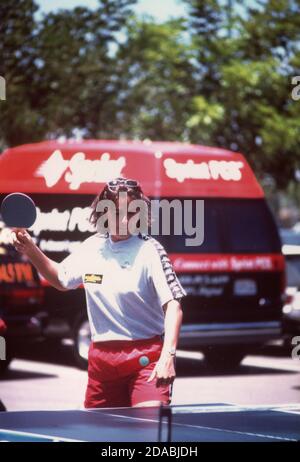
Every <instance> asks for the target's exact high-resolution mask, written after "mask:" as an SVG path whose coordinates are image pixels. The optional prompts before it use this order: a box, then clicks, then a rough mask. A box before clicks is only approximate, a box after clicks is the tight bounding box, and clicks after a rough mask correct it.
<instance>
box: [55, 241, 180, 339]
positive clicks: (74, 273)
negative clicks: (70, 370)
mask: <svg viewBox="0 0 300 462" xmlns="http://www.w3.org/2000/svg"><path fill="white" fill-rule="evenodd" d="M58 278H59V280H60V282H61V284H62V285H63V286H64V287H65V288H68V289H76V288H77V287H78V286H79V285H80V284H82V283H83V285H84V288H85V294H86V302H87V312H88V318H89V322H90V327H91V333H92V340H93V341H94V342H97V341H107V340H136V339H144V338H149V337H153V336H155V335H162V334H163V333H164V313H163V309H162V306H163V305H164V304H165V303H166V302H168V301H170V300H172V299H177V300H180V299H181V298H182V297H183V296H185V295H186V292H185V290H184V289H183V287H182V286H181V284H180V282H179V280H178V278H177V276H176V274H175V272H174V269H173V266H172V263H171V262H170V259H169V257H168V255H167V253H166V251H165V249H164V248H163V246H162V245H161V244H160V243H159V242H158V241H157V240H156V239H154V238H153V237H151V236H141V235H138V236H134V235H132V236H130V237H129V238H128V239H125V240H121V241H116V242H114V241H113V240H112V239H111V237H110V236H104V235H102V234H99V233H97V234H94V235H93V236H91V237H89V238H88V239H86V240H85V241H83V242H82V243H81V244H80V246H79V248H78V249H76V251H74V252H73V253H72V254H70V255H69V256H68V257H67V258H65V259H64V260H63V261H62V262H61V263H60V264H59V270H58Z"/></svg>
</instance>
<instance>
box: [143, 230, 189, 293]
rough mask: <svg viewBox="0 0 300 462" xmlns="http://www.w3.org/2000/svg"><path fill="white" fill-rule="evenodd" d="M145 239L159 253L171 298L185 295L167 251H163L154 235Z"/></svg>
mask: <svg viewBox="0 0 300 462" xmlns="http://www.w3.org/2000/svg"><path fill="white" fill-rule="evenodd" d="M147 240H149V241H150V242H151V243H152V244H153V245H154V247H155V249H156V251H157V252H158V254H159V257H160V261H161V264H162V268H163V271H164V274H165V276H166V281H167V283H168V285H169V288H170V290H171V293H172V296H173V298H175V299H176V300H179V299H181V298H182V297H184V296H185V295H186V292H185V290H184V289H183V287H182V285H181V283H180V282H179V280H178V278H177V276H176V273H175V271H174V268H173V265H172V262H171V260H170V258H169V256H168V254H167V252H166V251H165V249H164V247H163V246H162V245H161V243H160V242H158V241H157V240H156V239H154V237H152V236H149V235H148V236H147Z"/></svg>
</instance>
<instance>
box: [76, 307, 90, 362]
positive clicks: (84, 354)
mask: <svg viewBox="0 0 300 462" xmlns="http://www.w3.org/2000/svg"><path fill="white" fill-rule="evenodd" d="M73 332H74V334H73V339H74V347H73V356H74V360H75V363H76V365H77V367H79V369H83V370H87V367H88V348H89V343H90V327H89V322H88V319H87V317H86V316H84V315H80V316H79V317H78V318H77V320H76V322H75V324H74V330H73Z"/></svg>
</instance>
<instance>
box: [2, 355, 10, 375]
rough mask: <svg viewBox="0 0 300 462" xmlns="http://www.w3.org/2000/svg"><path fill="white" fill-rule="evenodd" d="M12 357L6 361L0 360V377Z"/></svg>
mask: <svg viewBox="0 0 300 462" xmlns="http://www.w3.org/2000/svg"><path fill="white" fill-rule="evenodd" d="M12 359H13V358H12V357H11V356H10V357H7V358H6V359H2V360H0V375H2V374H4V373H5V372H6V371H7V369H8V368H9V365H10V363H11V361H12Z"/></svg>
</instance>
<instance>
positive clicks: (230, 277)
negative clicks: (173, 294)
mask: <svg viewBox="0 0 300 462" xmlns="http://www.w3.org/2000/svg"><path fill="white" fill-rule="evenodd" d="M118 176H126V177H129V178H136V179H137V180H139V181H140V183H141V185H142V187H143V190H144V192H145V194H146V195H148V196H149V197H150V199H164V198H166V199H169V200H173V199H176V200H178V201H179V202H180V203H181V204H182V206H183V207H184V201H185V200H189V201H190V203H191V204H192V210H193V216H194V218H195V217H196V205H197V201H199V200H204V222H203V223H204V242H203V243H202V244H201V245H197V246H187V245H186V239H187V238H190V237H191V236H190V235H189V234H188V233H187V232H186V231H185V234H183V235H176V234H174V218H172V216H171V235H170V236H165V235H163V234H162V233H161V235H158V236H154V237H157V239H158V240H160V241H161V242H162V244H163V245H164V246H165V248H166V250H167V252H168V253H169V256H170V258H171V260H172V262H173V266H174V269H175V271H176V272H177V274H178V276H179V278H180V280H181V282H182V284H183V286H184V288H185V289H186V291H187V294H188V295H187V296H186V297H184V299H183V300H182V305H183V311H184V317H183V325H182V329H181V334H180V340H179V347H181V348H197V349H199V350H200V351H202V352H203V353H204V355H205V361H206V363H207V364H208V365H209V366H211V367H214V368H215V367H221V368H228V369H229V368H231V367H235V366H237V365H238V364H239V363H240V362H241V361H242V359H243V358H244V357H245V355H247V354H248V353H249V352H250V351H252V349H253V347H254V346H255V347H256V346H260V345H263V344H264V343H265V342H268V341H269V340H272V339H277V338H280V336H281V333H282V306H283V295H284V290H285V286H284V283H285V276H284V257H283V255H282V252H281V242H280V238H279V235H278V230H277V227H276V224H275V221H274V218H273V216H272V213H271V211H270V209H269V207H268V205H267V203H266V200H265V197H264V192H263V190H262V188H261V187H260V185H259V184H258V182H257V180H256V178H255V176H254V174H253V172H252V170H251V168H250V166H249V164H248V163H247V161H246V160H245V158H244V156H243V155H242V154H239V153H236V152H231V151H228V150H224V149H219V148H216V147H207V146H198V145H189V144H186V143H167V142H148V141H147V142H138V141H136V142H129V141H106V140H85V141H82V142H77V141H66V142H63V143H60V142H57V141H49V142H48V141H47V142H42V143H36V144H28V145H23V146H19V147H14V148H11V149H8V150H6V151H5V152H4V153H3V154H2V155H1V157H0V182H1V190H0V195H1V194H2V196H4V195H5V194H7V193H10V192H13V191H20V192H24V193H27V194H29V195H30V196H31V197H32V198H33V200H34V201H35V203H36V204H37V207H38V219H37V221H36V223H35V224H34V226H33V227H32V229H31V231H32V235H33V237H34V238H36V239H37V241H38V244H39V246H40V248H41V249H42V250H43V251H44V252H45V253H46V254H47V255H48V256H49V257H50V258H52V259H54V260H55V261H61V260H62V259H63V258H65V257H66V256H67V255H68V254H69V253H70V252H71V251H72V250H73V249H75V248H76V246H77V245H79V244H80V242H82V241H83V240H84V239H86V238H87V237H89V236H90V235H91V234H92V233H95V231H96V230H95V229H94V228H93V227H91V226H90V225H89V223H88V220H87V218H88V216H89V213H90V211H91V210H90V204H91V202H92V200H93V199H94V197H95V195H96V194H98V192H99V191H100V190H101V189H102V188H103V186H104V184H105V183H106V182H107V181H108V180H110V179H112V178H115V177H118ZM171 215H172V214H171ZM183 229H185V228H183ZM43 284H44V286H45V309H46V310H47V312H48V313H49V322H48V324H47V326H45V329H44V334H45V335H46V336H54V337H60V338H62V337H66V336H67V337H70V338H72V339H73V340H74V355H75V358H76V360H77V363H78V364H79V365H80V366H83V367H86V358H87V351H88V346H89V342H90V338H89V327H88V322H87V315H86V305H85V294H84V290H83V288H79V289H77V290H76V291H74V290H71V291H67V292H58V291H56V290H55V289H53V288H52V287H49V286H48V285H47V283H46V282H43Z"/></svg>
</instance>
